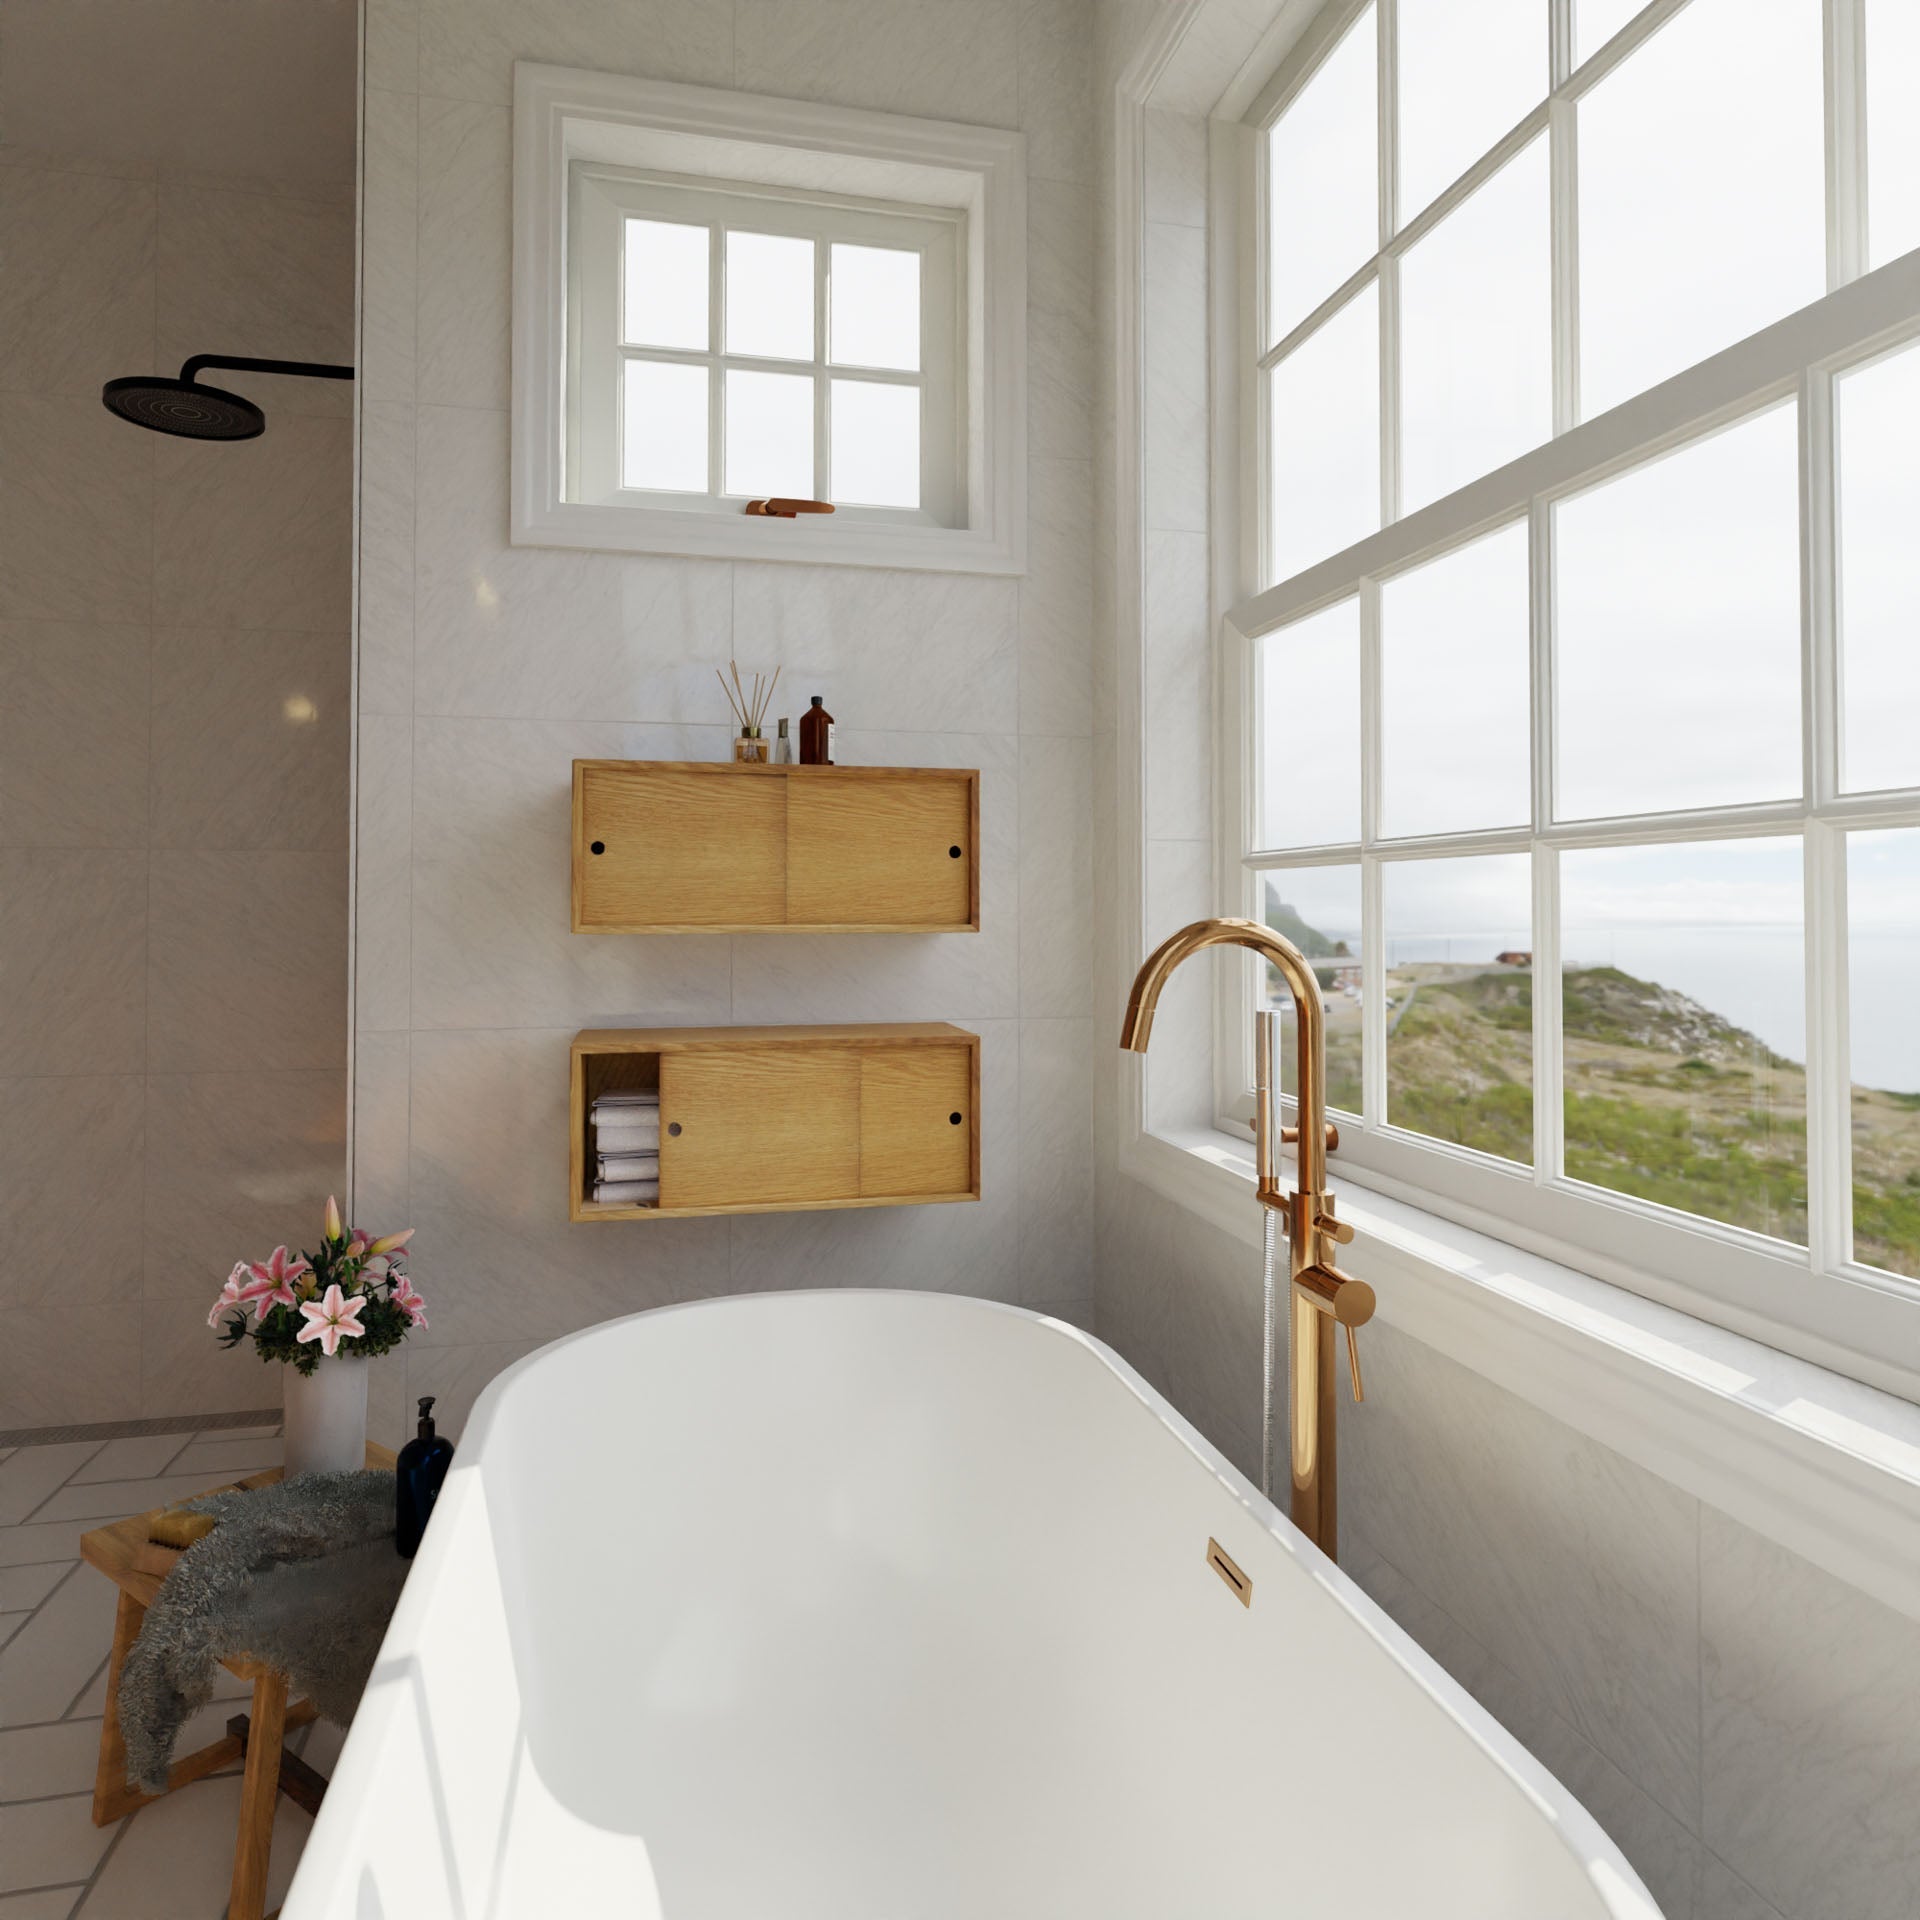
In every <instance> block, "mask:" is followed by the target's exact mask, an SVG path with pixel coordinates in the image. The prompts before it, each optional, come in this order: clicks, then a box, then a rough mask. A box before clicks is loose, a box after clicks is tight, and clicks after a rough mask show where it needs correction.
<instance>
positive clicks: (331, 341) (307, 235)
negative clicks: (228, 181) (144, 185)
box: [156, 181, 354, 452]
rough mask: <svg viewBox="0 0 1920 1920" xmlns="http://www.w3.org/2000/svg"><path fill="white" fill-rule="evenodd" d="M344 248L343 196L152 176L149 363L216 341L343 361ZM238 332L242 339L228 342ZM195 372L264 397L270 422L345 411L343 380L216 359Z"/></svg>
mask: <svg viewBox="0 0 1920 1920" xmlns="http://www.w3.org/2000/svg"><path fill="white" fill-rule="evenodd" d="M353 254H354V211H353V205H352V202H351V200H349V201H347V202H346V203H344V204H339V205H328V204H326V203H324V202H319V201H314V200H307V199H267V198H263V197H262V196H261V195H259V194H257V193H234V192H227V191H223V190H221V189H219V188H214V187H205V186H197V187H196V186H183V185H179V184H176V183H174V182H171V181H166V182H163V183H162V184H161V187H160V250H159V265H158V269H157V274H156V286H157V293H158V304H157V309H156V321H157V325H156V331H157V335H158V352H159V357H160V369H161V371H162V372H166V373H171V372H173V371H175V370H176V369H177V368H178V367H179V366H180V364H181V363H182V362H183V361H185V360H186V359H187V358H188V357H189V356H190V355H192V354H196V353H221V352H227V353H240V354H245V355H248V356H249V357H252V358H259V359H269V360H312V361H317V362H320V363H322V364H325V365H331V366H352V365H353V358H354V354H353V339H354V325H353V310H352V306H351V304H350V302H343V301H342V300H341V299H340V297H339V295H340V290H341V289H342V288H347V287H351V286H352V285H353V275H354V259H353ZM240 340H244V341H245V342H246V343H247V344H246V345H245V346H243V347H241V346H234V345H231V344H229V343H231V342H233V341H240ZM207 377H208V379H209V380H210V381H211V382H212V384H213V385H215V386H218V387H225V388H227V389H228V390H229V391H231V392H234V393H238V394H242V395H244V396H245V397H246V398H247V399H249V400H251V401H253V402H254V403H255V404H256V405H258V406H261V407H265V408H267V409H268V410H269V412H270V415H271V417H272V418H273V420H274V422H275V431H278V424H279V422H280V421H281V420H283V419H284V418H285V417H286V416H288V415H290V414H295V413H311V414H321V415H325V416H329V417H332V418H335V419H345V418H346V417H347V416H348V415H349V414H350V413H351V412H352V411H353V388H352V385H351V384H350V383H349V382H347V381H344V380H310V379H301V378H298V377H295V376H291V375H287V374H265V373H243V372H238V371H235V372H229V371H227V370H225V369H219V370H212V369H210V370H209V372H208V376H207ZM214 451H215V452H218V451H219V449H218V448H215V449H214Z"/></svg>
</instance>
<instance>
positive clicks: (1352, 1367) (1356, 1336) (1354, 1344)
mask: <svg viewBox="0 0 1920 1920" xmlns="http://www.w3.org/2000/svg"><path fill="white" fill-rule="evenodd" d="M1347 1378H1348V1379H1349V1380H1351V1381H1352V1382H1353V1398H1354V1404H1355V1405H1356V1406H1357V1405H1358V1404H1359V1403H1360V1402H1361V1401H1362V1400H1364V1399H1365V1398H1366V1397H1367V1390H1366V1388H1365V1387H1363V1386H1362V1385H1361V1384H1360V1329H1359V1328H1358V1327H1356V1326H1355V1325H1354V1324H1353V1322H1352V1321H1351V1320H1349V1321H1348V1322H1347Z"/></svg>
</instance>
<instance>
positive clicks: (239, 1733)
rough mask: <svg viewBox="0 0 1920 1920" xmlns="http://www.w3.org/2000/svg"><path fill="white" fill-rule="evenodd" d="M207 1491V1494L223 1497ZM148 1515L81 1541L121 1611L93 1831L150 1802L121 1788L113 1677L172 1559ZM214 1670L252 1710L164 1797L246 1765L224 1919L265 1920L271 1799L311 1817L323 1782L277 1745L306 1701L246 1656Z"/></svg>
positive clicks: (380, 1460)
mask: <svg viewBox="0 0 1920 1920" xmlns="http://www.w3.org/2000/svg"><path fill="white" fill-rule="evenodd" d="M367 1465H368V1466H369V1467H376V1468H383V1469H386V1470H388V1471H391V1469H392V1467H393V1455H392V1454H391V1453H390V1452H388V1450H387V1449H386V1448H385V1447H376V1446H375V1445H373V1443H372V1442H371V1441H369V1442H368V1443H367ZM280 1478H281V1470H280V1468H278V1467H275V1468H274V1469H273V1470H272V1471H271V1472H270V1473H256V1474H253V1475H251V1476H250V1477H249V1478H247V1479H245V1480H236V1481H230V1482H228V1483H227V1484H228V1485H229V1486H240V1487H266V1486H271V1485H272V1484H273V1483H274V1482H275V1481H276V1480H278V1479H280ZM225 1490H226V1489H225V1488H223V1487H210V1488H208V1492H210V1493H219V1492H224V1491H225ZM152 1518H153V1516H152V1514H151V1513H140V1514H135V1515H134V1516H133V1518H132V1519H130V1520H120V1521H116V1522H115V1523H114V1524H113V1525H112V1526H110V1527H96V1528H94V1530H93V1531H92V1532H91V1533H85V1534H82V1535H81V1536H80V1556H81V1558H82V1559H83V1560H85V1561H86V1562H87V1564H88V1565H89V1566H92V1567H98V1568H99V1569H100V1571H101V1572H102V1573H104V1574H105V1575H106V1576H107V1578H108V1579H109V1580H111V1581H112V1582H113V1584H114V1585H115V1586H116V1587H118V1588H119V1589H120V1607H119V1611H118V1612H117V1613H116V1614H115V1615H114V1621H113V1651H112V1654H111V1656H110V1657H109V1659H108V1662H107V1701H106V1710H105V1714H104V1716H103V1717H102V1719H101V1722H100V1764H99V1766H98V1768H97V1769H96V1771H95V1773H94V1777H93V1824H94V1825H95V1826H96V1827H104V1826H110V1825H111V1824H112V1823H113V1822H114V1821H116V1820H119V1819H122V1818H124V1817H125V1816H126V1815H127V1814H129V1813H132V1812H134V1811H135V1809H137V1808H139V1807H144V1806H146V1805H147V1804H148V1802H149V1801H151V1800H155V1799H157V1798H158V1797H159V1796H158V1795H157V1794H151V1793H141V1792H139V1791H138V1790H137V1789H136V1788H133V1787H130V1786H128V1785H127V1748H126V1742H125V1741H124V1740H123V1739H122V1738H121V1734H120V1669H121V1667H122V1666H123V1665H124V1664H125V1662H126V1658H127V1649H128V1648H129V1647H131V1646H132V1645H133V1643H134V1641H136V1640H137V1639H138V1638H139V1637H140V1625H141V1622H142V1621H144V1620H145V1619H146V1617H147V1609H148V1607H150V1606H151V1605H152V1604H153V1600H154V1596H155V1595H156V1594H157V1593H158V1592H159V1591H160V1583H161V1581H162V1580H164V1579H165V1578H166V1574H167V1569H168V1568H169V1567H170V1566H171V1565H172V1564H173V1562H174V1560H175V1559H177V1558H178V1557H179V1556H178V1555H177V1554H175V1553H174V1552H173V1551H172V1550H170V1549H169V1548H166V1547H161V1546H156V1545H154V1544H153V1543H152V1542H150V1541H149V1540H148V1538H147V1527H148V1524H149V1522H150V1521H151V1520H152ZM221 1665H222V1666H224V1667H225V1668H226V1670H227V1671H228V1672H229V1673H231V1674H234V1675H236V1676H238V1677H239V1678H240V1679H242V1680H250V1681H251V1682H252V1683H253V1711H252V1712H251V1713H247V1714H235V1715H234V1717H233V1718H232V1719H230V1720H229V1721H228V1722H227V1732H226V1737H225V1738H224V1739H221V1740H215V1741H214V1742H213V1743H212V1744H211V1745H209V1746H204V1747H200V1748H198V1749H197V1750H196V1751H194V1752H192V1753H189V1754H184V1755H182V1756H181V1758H179V1759H178V1760H176V1761H175V1762H174V1763H173V1765H172V1767H171V1768H170V1769H169V1771H168V1773H167V1785H166V1791H167V1792H168V1793H172V1792H173V1791H174V1789H175V1788H176V1787H184V1786H186V1785H187V1784H188V1782H190V1781H193V1780H204V1779H205V1778H206V1776H207V1775H208V1774H210V1773H218V1772H219V1771H220V1769H221V1768H222V1767H230V1766H232V1765H233V1764H234V1762H235V1761H237V1760H242V1759H244V1760H245V1762H246V1772H245V1775H244V1776H243V1778H242V1781H241V1786H240V1831H239V1833H238V1835H237V1836H236V1838H235V1841H234V1849H233V1891H232V1893H231V1894H230V1895H229V1897H228V1901H227V1920H263V1915H264V1914H265V1912H266V1904H267V1860H268V1855H269V1853H270V1851H271V1848H272V1845H273V1809H274V1802H275V1799H276V1796H278V1795H279V1794H282V1793H284V1794H285V1795H286V1796H287V1797H288V1798H289V1799H290V1800H292V1801H293V1802H294V1803H295V1804H296V1805H298V1806H302V1807H305V1808H306V1810H307V1811H308V1812H309V1813H317V1812H318V1811H319V1808H320V1796H321V1795H322V1794H323V1793H324V1792H325V1791H326V1784H327V1783H326V1781H325V1780H324V1779H322V1778H321V1776H320V1775H319V1774H318V1773H316V1772H315V1771H314V1770H313V1768H311V1767H310V1766H308V1765H307V1763H306V1762H305V1761H304V1760H302V1759H301V1758H300V1757H299V1755H298V1754H293V1753H288V1752H287V1751H286V1750H285V1747H284V1745H283V1742H284V1741H285V1739H286V1735H287V1732H288V1730H289V1729H290V1728H293V1727H303V1726H305V1725H306V1724H307V1722H308V1721H309V1720H311V1719H312V1718H313V1717H314V1706H313V1702H312V1701H311V1700H298V1701H294V1702H293V1703H292V1704H289V1703H288V1700H287V1676H286V1675H285V1674H284V1673H281V1672H280V1671H279V1670H278V1669H276V1668H273V1667H266V1666H262V1665H261V1664H260V1663H259V1662H258V1661H255V1660H249V1659H247V1658H246V1657H245V1656H244V1655H236V1656H235V1657H234V1658H233V1659H231V1660H224V1661H222V1662H221Z"/></svg>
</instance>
